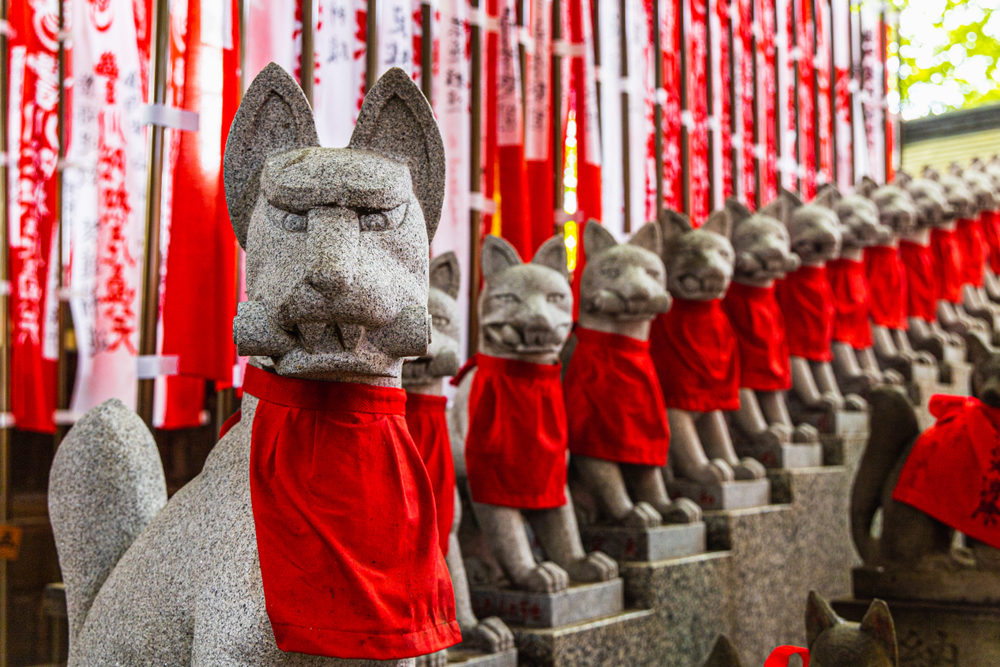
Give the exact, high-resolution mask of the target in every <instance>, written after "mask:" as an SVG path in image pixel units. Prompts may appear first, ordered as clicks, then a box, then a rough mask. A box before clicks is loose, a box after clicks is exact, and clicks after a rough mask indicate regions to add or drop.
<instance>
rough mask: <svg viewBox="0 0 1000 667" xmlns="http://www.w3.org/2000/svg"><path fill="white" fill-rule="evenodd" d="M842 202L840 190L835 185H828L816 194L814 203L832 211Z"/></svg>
mask: <svg viewBox="0 0 1000 667" xmlns="http://www.w3.org/2000/svg"><path fill="white" fill-rule="evenodd" d="M840 200H841V195H840V190H838V189H837V186H835V185H834V184H833V183H827V184H826V185H824V186H823V187H821V188H820V189H819V192H817V193H816V196H815V197H814V198H813V200H812V203H813V204H819V205H820V206H825V207H826V208H830V209H832V208H833V207H834V206H836V205H837V202H839V201H840Z"/></svg>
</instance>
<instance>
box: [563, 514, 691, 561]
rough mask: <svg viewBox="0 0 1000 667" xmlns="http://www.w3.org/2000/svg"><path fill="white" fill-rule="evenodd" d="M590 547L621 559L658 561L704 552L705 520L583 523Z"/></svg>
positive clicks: (585, 536)
mask: <svg viewBox="0 0 1000 667" xmlns="http://www.w3.org/2000/svg"><path fill="white" fill-rule="evenodd" d="M580 534H581V536H582V537H583V546H584V548H585V549H586V550H587V551H603V552H604V553H606V554H607V555H609V556H611V557H612V558H614V559H615V560H620V561H646V562H651V561H658V560H666V559H668V558H682V557H684V556H693V555H696V554H700V553H704V552H705V523H704V522H702V521H698V522H696V523H689V524H679V525H667V526H659V527H657V528H631V527H621V526H581V527H580Z"/></svg>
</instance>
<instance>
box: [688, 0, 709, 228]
mask: <svg viewBox="0 0 1000 667" xmlns="http://www.w3.org/2000/svg"><path fill="white" fill-rule="evenodd" d="M685 2H686V4H687V7H688V11H687V12H685V16H686V17H688V21H686V22H685V26H684V27H685V35H684V40H685V43H686V45H685V46H686V48H687V70H688V71H687V107H688V108H687V111H688V120H689V123H688V180H689V186H688V188H689V189H688V192H689V194H690V199H689V202H690V211H689V213H690V216H691V220H692V222H693V223H694V224H695V225H700V224H701V223H702V222H704V221H705V219H706V218H708V214H709V213H710V212H711V210H712V203H711V202H710V201H709V199H708V194H709V177H710V175H709V173H708V81H707V68H708V34H707V22H708V7H707V3H708V0H685Z"/></svg>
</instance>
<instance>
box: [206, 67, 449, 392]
mask: <svg viewBox="0 0 1000 667" xmlns="http://www.w3.org/2000/svg"><path fill="white" fill-rule="evenodd" d="M223 169H224V177H225V185H226V203H227V205H228V207H229V216H230V219H231V220H232V225H233V230H234V231H235V232H236V238H237V240H238V241H239V243H240V245H241V246H242V247H243V248H244V249H245V250H246V253H247V260H246V261H247V298H248V300H247V301H246V302H244V303H241V304H239V309H238V314H237V316H236V320H235V322H234V326H233V338H234V340H235V342H236V345H237V348H238V350H239V353H240V354H241V355H253V356H257V357H265V358H267V359H269V360H270V364H273V367H274V369H275V370H276V371H277V372H278V373H279V374H281V375H288V376H293V377H303V378H311V379H327V380H334V379H335V380H348V381H352V380H353V381H358V380H363V381H365V382H369V383H377V384H391V385H394V384H398V383H399V376H400V372H401V367H402V364H403V360H404V358H407V357H419V356H422V355H424V354H425V353H426V351H427V345H428V339H429V337H430V331H431V324H430V317H429V315H428V311H427V290H428V287H427V285H428V244H429V242H430V240H431V239H432V238H433V237H434V231H435V229H436V228H437V225H438V221H439V220H440V216H441V207H442V203H443V200H444V173H445V165H444V147H443V144H442V142H441V135H440V132H439V131H438V128H437V124H436V122H435V120H434V116H433V114H432V112H431V109H430V106H429V105H428V103H427V100H426V99H425V98H424V97H423V95H422V94H421V92H420V89H419V88H418V87H417V86H416V84H414V83H413V81H412V80H411V79H410V78H409V77H408V76H407V75H406V74H405V73H404V72H403V71H402V70H400V69H392V70H389V71H388V72H386V74H385V75H383V76H382V78H381V79H379V81H378V83H377V84H375V86H374V87H373V88H372V89H371V90H370V91H369V92H368V95H367V96H366V97H365V101H364V104H363V105H362V107H361V112H360V114H359V115H358V121H357V125H356V127H355V129H354V134H353V135H352V137H351V142H350V145H349V146H348V147H347V148H320V146H319V141H318V139H317V135H316V126H315V122H314V120H313V114H312V111H311V110H310V108H309V104H308V102H307V101H306V99H305V97H304V95H303V94H302V91H301V90H300V89H299V87H298V85H297V84H296V83H295V80H294V79H292V77H291V76H289V75H288V74H287V73H286V72H285V71H284V70H283V69H281V68H280V67H279V66H278V65H275V64H273V63H272V64H271V65H268V66H267V67H266V68H264V70H262V71H261V73H260V74H258V75H257V77H256V78H255V79H254V81H253V83H252V84H251V85H250V88H249V89H248V90H247V92H246V95H245V96H244V98H243V102H242V103H241V104H240V108H239V110H238V111H237V113H236V117H235V118H234V119H233V124H232V129H231V131H230V133H229V139H228V142H227V144H226V153H225V158H224V161H223ZM263 361H264V364H265V365H268V362H267V361H266V360H263Z"/></svg>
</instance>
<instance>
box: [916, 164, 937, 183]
mask: <svg viewBox="0 0 1000 667" xmlns="http://www.w3.org/2000/svg"><path fill="white" fill-rule="evenodd" d="M920 175H921V176H923V177H924V178H929V179H930V180H932V181H939V180H941V174H939V173H938V171H937V169H935V168H934V167H932V166H930V165H924V168H923V169H922V170H921V172H920Z"/></svg>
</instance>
